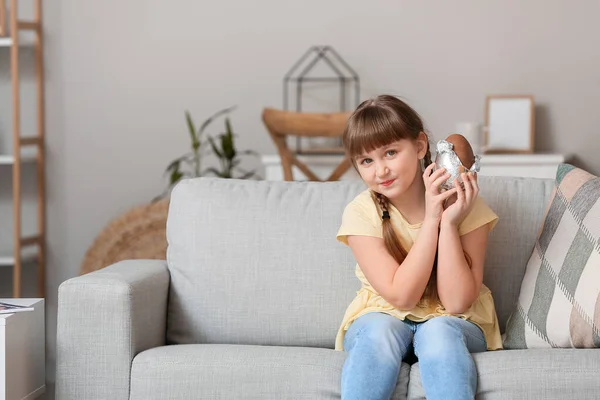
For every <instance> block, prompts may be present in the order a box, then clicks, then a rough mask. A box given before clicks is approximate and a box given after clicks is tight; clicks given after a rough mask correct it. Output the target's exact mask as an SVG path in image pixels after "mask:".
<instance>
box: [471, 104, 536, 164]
mask: <svg viewBox="0 0 600 400" xmlns="http://www.w3.org/2000/svg"><path fill="white" fill-rule="evenodd" d="M534 127H535V104H534V98H533V96H531V95H490V96H487V97H486V105H485V126H484V131H485V135H484V144H483V153H487V154H490V153H504V154H510V153H516V154H519V153H525V154H530V153H533V150H534V139H535V128H534Z"/></svg>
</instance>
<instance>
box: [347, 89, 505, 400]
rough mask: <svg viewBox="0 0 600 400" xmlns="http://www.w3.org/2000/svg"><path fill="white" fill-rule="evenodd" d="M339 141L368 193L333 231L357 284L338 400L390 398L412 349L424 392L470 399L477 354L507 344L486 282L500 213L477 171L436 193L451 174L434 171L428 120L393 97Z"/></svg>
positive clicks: (354, 122) (358, 114) (353, 123)
mask: <svg viewBox="0 0 600 400" xmlns="http://www.w3.org/2000/svg"><path fill="white" fill-rule="evenodd" d="M343 143H344V148H345V150H346V153H347V155H348V156H349V157H350V159H351V160H352V163H353V165H354V167H355V168H356V170H357V171H358V173H359V174H360V176H361V178H362V179H363V181H364V182H365V183H366V184H367V186H368V189H367V190H365V191H364V192H362V193H361V194H359V195H358V196H357V197H356V198H355V199H354V200H352V202H350V204H348V205H347V206H346V209H345V210H344V214H343V218H342V225H341V227H340V229H339V232H338V234H337V239H338V240H339V241H340V242H342V243H344V244H346V245H348V246H350V248H351V249H352V253H353V254H354V257H355V259H356V261H357V263H358V264H357V266H356V276H357V278H358V279H359V280H360V282H361V284H362V287H361V289H360V290H359V291H358V293H357V296H356V298H355V299H354V300H353V301H352V303H351V304H350V306H349V307H348V309H347V310H346V313H345V315H344V318H343V321H342V324H341V326H340V330H339V332H338V335H337V338H336V349H337V350H344V351H346V352H347V358H346V362H345V364H344V368H343V371H342V399H361V400H365V399H389V398H391V396H392V393H393V392H394V389H395V387H396V383H397V379H398V374H399V371H400V365H401V363H402V361H403V360H407V359H410V356H411V355H414V356H416V357H417V359H418V361H419V369H420V373H421V382H422V385H423V388H424V390H425V394H426V396H427V398H428V399H444V400H449V399H474V398H475V392H476V388H477V371H476V369H475V363H474V362H473V359H472V357H471V354H470V353H474V352H482V351H485V350H488V349H489V350H495V349H499V348H501V347H502V341H501V337H500V330H499V328H498V319H497V317H496V312H495V309H494V301H493V299H492V295H491V293H490V291H489V289H488V288H487V287H486V286H485V285H483V284H482V280H483V264H484V260H485V253H486V247H487V240H488V234H489V232H490V231H491V230H492V229H493V228H494V226H495V225H496V222H497V221H498V216H497V215H496V214H495V213H494V212H493V211H492V210H491V209H490V208H489V207H488V206H487V204H486V203H485V202H484V200H483V199H482V198H480V197H479V196H478V192H479V187H478V185H477V176H476V175H474V174H468V175H465V174H463V175H462V176H461V180H462V181H463V182H464V188H462V187H461V185H459V184H456V185H454V186H455V187H454V188H453V189H450V190H447V191H440V185H441V184H442V183H443V182H444V181H445V180H447V179H448V178H449V177H450V174H448V173H446V172H445V170H443V169H437V170H435V171H434V166H435V164H433V163H432V162H431V153H430V151H429V138H428V137H427V134H426V133H425V131H424V127H423V122H422V121H421V118H420V117H419V115H418V114H417V113H416V112H415V111H414V110H413V109H412V108H411V107H409V106H408V105H407V104H405V103H404V102H402V101H401V100H399V99H397V98H396V97H393V96H387V95H383V96H378V97H377V98H374V99H371V100H367V101H365V102H363V103H362V104H361V105H360V106H358V108H357V109H356V110H355V111H354V113H353V114H352V115H351V117H350V119H349V121H348V124H347V127H346V131H345V132H344V136H343ZM432 171H434V172H432Z"/></svg>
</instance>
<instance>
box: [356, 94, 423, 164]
mask: <svg viewBox="0 0 600 400" xmlns="http://www.w3.org/2000/svg"><path fill="white" fill-rule="evenodd" d="M412 136H413V135H411V133H410V132H409V131H408V127H407V126H406V124H405V123H404V121H402V119H401V118H399V117H398V116H397V115H396V113H394V112H393V111H392V110H389V109H386V108H382V107H377V106H367V107H365V108H362V109H360V110H358V111H357V113H356V114H355V115H354V118H352V123H350V124H348V128H347V132H346V135H344V147H345V149H346V153H347V155H348V157H350V159H354V158H356V157H358V156H360V155H362V154H365V153H369V152H371V151H373V150H375V149H377V148H380V147H383V146H387V145H389V144H391V143H394V142H397V141H399V140H401V139H409V138H412Z"/></svg>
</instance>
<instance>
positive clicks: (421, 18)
mask: <svg viewBox="0 0 600 400" xmlns="http://www.w3.org/2000/svg"><path fill="white" fill-rule="evenodd" d="M46 3H50V2H46ZM368 4H369V5H367V3H366V2H364V1H357V0H352V1H349V0H344V1H342V0H334V1H317V0H307V1H302V2H282V1H275V0H262V1H261V0H258V1H251V2H248V1H223V2H215V1H211V2H208V1H192V0H179V1H152V2H151V1H147V0H129V1H126V2H124V1H117V0H105V1H75V0H55V1H53V2H52V5H51V6H50V5H49V4H47V6H46V28H45V29H46V32H47V53H46V62H47V64H46V68H47V78H48V82H47V92H46V94H47V103H48V109H47V111H48V116H47V132H48V196H49V198H48V201H49V204H48V212H49V216H48V226H49V229H50V232H49V234H50V236H49V266H48V284H47V287H48V306H49V313H48V344H49V354H48V355H49V365H50V366H51V365H52V363H53V362H54V340H55V337H54V336H55V335H54V329H55V311H56V290H57V287H58V285H59V283H60V282H62V281H64V280H65V279H68V278H70V277H72V276H75V275H76V274H77V273H78V269H79V265H80V262H81V260H82V257H83V255H84V253H85V251H86V249H87V247H88V246H89V245H90V243H91V242H92V240H93V239H94V237H95V235H96V234H97V233H98V232H99V230H100V229H101V228H102V227H103V226H104V225H105V224H106V223H107V222H108V221H109V220H110V219H111V218H114V217H116V216H117V215H119V214H120V213H122V212H123V211H125V210H127V209H128V208H129V207H132V206H134V205H136V204H139V203H143V202H146V201H148V200H149V199H150V198H151V197H152V196H154V195H155V194H157V193H158V192H160V190H161V189H162V183H163V181H162V180H161V178H162V175H161V174H162V171H163V169H164V167H165V165H166V164H167V163H168V162H169V161H170V160H171V159H172V158H174V157H176V156H177V155H179V154H180V153H182V152H184V151H186V150H187V147H186V146H187V140H188V136H187V132H186V130H185V129H186V128H185V125H184V119H183V111H184V110H185V109H189V110H190V111H191V112H192V113H193V115H194V116H196V118H197V119H198V120H200V119H201V118H203V117H206V116H208V115H209V114H210V113H212V112H214V111H216V110H218V109H220V108H223V107H226V106H229V105H232V104H237V105H238V110H237V111H236V112H235V114H233V120H232V122H233V125H234V128H235V129H236V130H237V132H238V133H239V134H240V138H239V146H240V148H253V149H254V150H257V151H259V152H262V153H273V152H274V147H273V145H272V144H271V142H270V140H269V139H268V136H267V134H266V132H265V130H264V128H263V126H262V124H261V121H260V112H261V109H262V108H263V107H265V106H275V107H278V106H281V101H282V100H281V96H282V92H281V91H282V77H283V75H284V74H285V73H286V72H287V70H288V69H289V68H290V66H291V65H292V64H293V62H295V61H296V59H297V58H298V57H299V56H300V55H301V54H302V53H303V52H304V51H305V50H306V49H307V48H308V47H309V46H310V45H313V44H329V45H332V46H334V47H335V48H336V49H337V50H338V51H339V52H340V53H341V54H342V55H343V57H345V59H346V60H347V61H348V62H349V63H350V64H351V65H352V66H353V67H354V69H355V70H356V71H357V72H358V73H359V75H360V77H361V90H362V94H363V96H370V95H374V94H378V93H382V92H390V93H393V94H398V95H401V96H403V97H404V98H406V99H407V100H408V101H409V102H410V103H411V104H412V105H414V106H415V108H416V109H417V110H418V111H419V112H420V113H421V114H422V116H423V117H424V118H425V120H426V123H427V125H428V127H429V129H430V131H431V132H432V133H433V135H434V138H436V137H437V136H443V135H445V134H447V133H448V132H450V131H452V130H453V129H454V126H455V124H456V123H457V122H459V121H481V120H482V119H483V109H484V99H485V96H486V95H487V94H490V93H528V94H533V95H534V96H535V98H536V103H537V115H536V117H537V122H538V123H537V140H536V149H537V150H538V151H544V152H548V151H550V152H562V153H565V154H569V155H575V156H576V158H575V162H576V163H577V164H578V165H581V166H584V167H586V168H588V169H589V170H590V171H592V172H595V173H600V158H598V156H597V154H598V153H599V152H600V141H599V139H598V134H597V130H598V127H599V126H600V112H599V111H598V110H600V72H599V71H600V53H599V52H598V51H597V48H598V38H599V37H600V25H598V24H597V16H598V15H600V2H598V1H597V0H578V1H567V0H562V1H556V0H554V1H552V0H529V1H517V0H508V1H507V0H486V1H481V0H453V1H443V2H441V1H435V2H434V1H427V2H424V1H415V0H413V1H372V2H370V3H368ZM2 176H3V177H2V179H5V176H6V175H2ZM3 187H4V185H3ZM5 276H6V275H3V277H5ZM49 376H50V379H53V376H54V371H53V368H52V367H50V370H49Z"/></svg>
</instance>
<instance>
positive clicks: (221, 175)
mask: <svg viewBox="0 0 600 400" xmlns="http://www.w3.org/2000/svg"><path fill="white" fill-rule="evenodd" d="M207 172H212V173H213V174H215V175H216V176H218V177H220V178H224V176H223V173H222V172H221V171H219V170H218V169H216V168H214V167H210V168H206V169H205V170H204V171H202V174H203V175H204V174H206V173H207Z"/></svg>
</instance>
